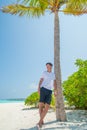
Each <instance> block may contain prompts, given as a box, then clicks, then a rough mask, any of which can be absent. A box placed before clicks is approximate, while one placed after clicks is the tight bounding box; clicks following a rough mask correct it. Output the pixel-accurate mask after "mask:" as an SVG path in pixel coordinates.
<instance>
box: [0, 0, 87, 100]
mask: <svg viewBox="0 0 87 130" xmlns="http://www.w3.org/2000/svg"><path fill="white" fill-rule="evenodd" d="M11 2H12V0H11ZM7 3H8V4H9V3H10V2H7V1H6V0H5V1H4V2H3V0H1V1H0V7H1V6H2V5H6V4H7ZM59 17H60V44H61V50H60V51H61V70H62V80H66V79H67V77H68V76H69V75H71V74H72V73H73V72H75V71H76V67H75V65H74V62H75V60H76V59H77V58H82V59H87V29H86V26H87V15H82V16H79V17H76V16H75V17H74V16H70V15H69V16H68V15H64V14H63V13H60V14H59ZM53 38H54V15H53V14H50V13H49V12H48V13H46V14H45V16H42V17H40V18H39V19H38V18H37V19H35V18H28V17H18V16H12V15H10V14H4V13H2V12H0V98H19V97H21V98H23V97H27V96H28V95H29V94H30V93H32V92H34V91H36V90H37V86H38V82H39V78H40V76H41V74H42V72H43V71H44V70H45V69H46V68H45V63H46V62H48V61H50V62H52V63H53V62H54V60H53V59H54V52H53V50H54V49H53V44H54V39H53Z"/></svg>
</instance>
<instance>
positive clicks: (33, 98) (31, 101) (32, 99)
mask: <svg viewBox="0 0 87 130" xmlns="http://www.w3.org/2000/svg"><path fill="white" fill-rule="evenodd" d="M38 103H39V94H38V92H34V93H32V94H31V95H30V96H28V97H27V98H26V99H25V105H27V106H35V107H37V106H38ZM51 107H52V108H54V107H55V97H54V95H52V101H51Z"/></svg>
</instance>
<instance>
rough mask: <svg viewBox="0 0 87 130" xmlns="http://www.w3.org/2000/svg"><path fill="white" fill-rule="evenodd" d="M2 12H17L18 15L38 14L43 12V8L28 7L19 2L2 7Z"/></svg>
mask: <svg viewBox="0 0 87 130" xmlns="http://www.w3.org/2000/svg"><path fill="white" fill-rule="evenodd" d="M2 11H3V12H4V13H10V14H15V15H16V14H18V15H19V16H23V15H28V16H38V17H39V16H40V15H43V14H44V10H43V9H42V8H41V7H28V6H24V5H20V4H13V5H8V6H5V7H2Z"/></svg>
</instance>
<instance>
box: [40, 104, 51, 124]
mask: <svg viewBox="0 0 87 130" xmlns="http://www.w3.org/2000/svg"><path fill="white" fill-rule="evenodd" d="M49 108H50V105H49V104H47V103H46V104H45V108H44V110H43V111H42V113H41V116H40V121H39V126H41V125H42V122H43V119H44V117H45V116H46V114H47V112H48V110H49Z"/></svg>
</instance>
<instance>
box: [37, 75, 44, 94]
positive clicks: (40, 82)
mask: <svg viewBox="0 0 87 130" xmlns="http://www.w3.org/2000/svg"><path fill="white" fill-rule="evenodd" d="M43 80H44V79H43V78H41V79H40V81H39V85H38V93H39V94H40V86H41V84H42V82H43Z"/></svg>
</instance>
